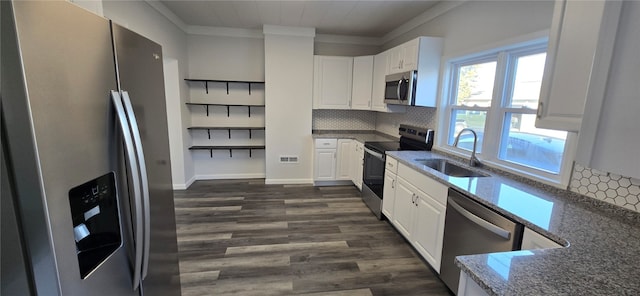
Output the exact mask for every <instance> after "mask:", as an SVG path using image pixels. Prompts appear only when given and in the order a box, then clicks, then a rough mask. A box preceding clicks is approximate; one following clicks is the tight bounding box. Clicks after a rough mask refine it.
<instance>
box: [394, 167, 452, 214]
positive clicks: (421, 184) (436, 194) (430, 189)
mask: <svg viewBox="0 0 640 296" xmlns="http://www.w3.org/2000/svg"><path fill="white" fill-rule="evenodd" d="M398 177H400V178H403V179H405V180H407V181H408V182H409V183H411V184H412V185H413V186H415V187H416V188H418V189H420V190H422V191H423V192H425V193H427V194H429V196H431V197H432V198H433V199H435V200H436V201H437V202H439V203H441V204H443V205H446V204H447V190H448V188H447V186H445V185H443V184H441V183H440V182H438V181H436V180H433V179H431V178H429V177H427V176H425V175H423V174H421V173H419V172H417V171H416V170H414V169H412V168H410V167H408V166H406V165H405V164H402V163H400V164H398Z"/></svg>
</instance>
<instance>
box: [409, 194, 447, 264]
mask: <svg viewBox="0 0 640 296" xmlns="http://www.w3.org/2000/svg"><path fill="white" fill-rule="evenodd" d="M445 212H446V208H445V206H444V205H442V204H440V203H438V202H436V201H435V200H434V199H433V198H431V197H430V196H428V195H424V193H420V197H419V198H418V199H417V200H416V215H415V219H414V220H415V221H414V225H413V229H414V231H413V235H412V240H411V243H412V244H413V246H414V247H415V248H416V250H418V252H419V253H420V255H422V257H424V259H425V260H427V262H429V264H431V266H432V267H433V269H435V270H436V271H438V272H440V260H441V258H442V239H443V237H444V215H445Z"/></svg>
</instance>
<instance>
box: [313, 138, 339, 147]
mask: <svg viewBox="0 0 640 296" xmlns="http://www.w3.org/2000/svg"><path fill="white" fill-rule="evenodd" d="M337 147H338V139H316V149H318V148H337Z"/></svg>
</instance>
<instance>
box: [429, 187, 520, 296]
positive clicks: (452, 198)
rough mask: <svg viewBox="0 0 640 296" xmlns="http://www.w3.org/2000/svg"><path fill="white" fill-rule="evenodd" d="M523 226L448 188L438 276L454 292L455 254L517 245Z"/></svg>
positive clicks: (499, 249)
mask: <svg viewBox="0 0 640 296" xmlns="http://www.w3.org/2000/svg"><path fill="white" fill-rule="evenodd" d="M522 231H523V226H522V224H520V223H516V222H514V221H511V220H509V219H508V218H506V217H504V216H502V215H500V214H498V213H496V212H494V211H492V210H490V209H489V208H487V207H485V206H483V205H481V204H479V203H477V202H475V201H473V200H471V199H470V198H468V197H466V196H464V195H463V194H462V193H460V192H458V191H456V190H454V189H449V197H448V199H447V213H446V216H445V223H444V239H443V243H442V264H441V266H440V278H441V279H442V281H443V282H444V283H445V284H446V285H447V286H448V287H449V289H451V291H453V292H454V293H456V294H457V293H458V281H459V279H460V268H458V267H457V266H456V265H455V263H454V260H455V257H456V256H461V255H471V254H484V253H493V252H502V251H512V250H517V249H520V244H521V242H522Z"/></svg>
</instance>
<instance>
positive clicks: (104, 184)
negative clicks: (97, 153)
mask: <svg viewBox="0 0 640 296" xmlns="http://www.w3.org/2000/svg"><path fill="white" fill-rule="evenodd" d="M69 204H70V206H71V215H72V218H73V234H74V237H75V241H76V253H77V255H78V264H79V265H80V276H81V277H82V278H83V279H84V278H86V277H87V276H88V275H89V274H91V272H92V271H93V270H94V269H96V268H97V267H98V266H99V265H100V264H101V263H102V262H103V261H105V260H106V259H107V258H108V257H109V256H110V255H111V254H113V252H115V251H116V250H117V249H118V248H119V247H120V245H121V244H122V236H121V232H120V217H119V211H118V201H117V192H116V180H115V174H114V173H113V172H111V173H108V174H106V175H104V176H101V177H98V178H96V179H93V180H91V181H89V182H86V183H84V184H82V185H79V186H76V187H74V188H72V189H71V190H69Z"/></svg>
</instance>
